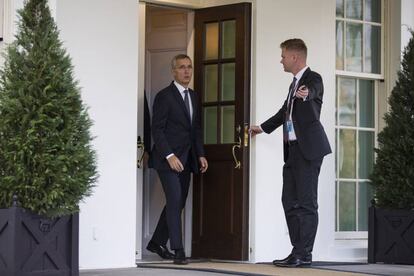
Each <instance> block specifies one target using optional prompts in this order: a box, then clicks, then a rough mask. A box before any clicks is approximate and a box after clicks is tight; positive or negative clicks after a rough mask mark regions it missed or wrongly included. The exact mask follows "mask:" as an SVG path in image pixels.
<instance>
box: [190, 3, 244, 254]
mask: <svg viewBox="0 0 414 276" xmlns="http://www.w3.org/2000/svg"><path fill="white" fill-rule="evenodd" d="M250 14H251V4H249V3H243V4H235V5H227V6H220V7H213V8H207V9H200V10H196V11H195V52H194V57H195V58H194V88H195V91H197V92H199V93H201V97H200V99H201V106H202V118H203V119H202V124H203V129H204V147H205V151H206V157H207V159H208V162H209V168H208V171H207V173H205V174H204V175H201V176H196V177H195V178H194V180H195V185H194V191H193V195H194V199H193V243H192V255H193V257H206V258H216V259H231V260H247V259H248V207H249V196H248V191H249V182H248V180H249V179H248V172H249V160H248V157H249V155H248V149H249V141H248V136H247V137H246V139H245V131H244V130H245V128H246V129H247V127H248V122H249V115H250V114H249V109H250V108H249V105H250V103H249V99H250ZM238 164H239V165H238Z"/></svg>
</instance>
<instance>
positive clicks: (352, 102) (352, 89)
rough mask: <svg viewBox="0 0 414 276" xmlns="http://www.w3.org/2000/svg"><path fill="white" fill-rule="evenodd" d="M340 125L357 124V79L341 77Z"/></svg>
mask: <svg viewBox="0 0 414 276" xmlns="http://www.w3.org/2000/svg"><path fill="white" fill-rule="evenodd" d="M338 106H339V107H338V112H339V125H341V126H355V124H356V80H355V79H350V78H340V79H339V104H338Z"/></svg>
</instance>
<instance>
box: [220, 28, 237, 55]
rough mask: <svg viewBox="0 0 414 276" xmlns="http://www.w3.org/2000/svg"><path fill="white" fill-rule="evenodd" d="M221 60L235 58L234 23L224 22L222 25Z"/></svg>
mask: <svg viewBox="0 0 414 276" xmlns="http://www.w3.org/2000/svg"><path fill="white" fill-rule="evenodd" d="M222 24H223V25H222V26H223V29H222V33H221V34H222V36H221V39H222V41H223V47H222V53H221V56H222V58H234V57H235V56H236V21H235V20H231V21H224V22H223V23H222Z"/></svg>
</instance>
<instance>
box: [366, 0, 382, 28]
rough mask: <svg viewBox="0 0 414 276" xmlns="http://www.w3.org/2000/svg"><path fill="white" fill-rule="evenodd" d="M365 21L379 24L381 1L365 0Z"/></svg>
mask: <svg viewBox="0 0 414 276" xmlns="http://www.w3.org/2000/svg"><path fill="white" fill-rule="evenodd" d="M365 21H371V22H377V23H380V22H381V0H365Z"/></svg>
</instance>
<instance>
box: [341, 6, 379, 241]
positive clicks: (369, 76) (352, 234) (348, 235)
mask: <svg viewBox="0 0 414 276" xmlns="http://www.w3.org/2000/svg"><path fill="white" fill-rule="evenodd" d="M345 1H346V0H344V3H345ZM384 4H385V3H384V0H381V23H375V22H370V21H365V0H363V3H362V5H363V10H362V11H363V13H362V18H363V20H355V19H348V18H346V8H345V7H344V17H343V18H342V17H335V25H336V22H338V21H341V22H344V23H345V22H351V23H359V24H362V25H363V26H364V25H365V24H370V25H374V26H379V27H380V28H381V30H380V34H381V45H380V58H381V62H380V66H381V69H380V73H379V74H376V73H366V72H354V71H345V70H338V69H336V70H335V76H336V77H337V78H336V81H335V86H336V89H335V93H337V92H338V80H339V78H341V77H347V78H355V79H356V80H359V79H366V80H372V81H374V107H375V110H374V129H373V128H364V127H358V126H340V125H338V124H337V123H339V112H336V116H337V118H336V123H335V132H336V133H338V134H339V130H340V129H352V130H355V131H356V134H357V131H358V130H370V131H372V130H374V146H375V147H378V142H377V135H378V128H379V107H378V95H379V92H378V91H379V82H380V81H383V80H384V54H385V51H384V45H385V43H384ZM343 28H344V29H343V30H344V31H343V43H344V45H343V47H344V49H343V62H344V64H343V66H344V68H345V66H346V65H345V63H346V49H345V47H346V28H345V24H343ZM363 33H364V28H363ZM335 40H336V36H335ZM363 43H364V40H363ZM335 45H336V43H335ZM362 46H364V44H362ZM335 47H336V46H335ZM364 49H365V48H364V47H362V71H363V69H364V66H365V51H364ZM358 93H359V85H358V88H357V95H356V123H357V124H358V122H359V108H360V107H359V97H358V95H359V94H358ZM335 105H336V106H335V108H336V109H337V108H338V106H339V97H338V95H336V100H335ZM335 142H336V145H339V135H336V141H335ZM355 149H356V151H357V152H356V160H355V162H356V164H355V166H356V172H358V170H359V158H358V156H359V152H358V151H359V138H358V135H357V136H356V145H355ZM335 150H337V147H335ZM338 157H339V156H338V155H337V152H336V160H335V162H336V171H335V186H336V189H335V190H336V192H335V197H336V200H335V202H336V212H335V229H337V225H338V224H339V193H338V191H339V189H338V185H339V182H340V181H352V182H355V185H356V192H355V197H356V206H355V207H356V217H355V219H356V226H357V227H358V196H359V194H358V193H359V191H358V185H359V182H362V181H364V182H366V181H369V179H359V178H358V175H356V178H353V179H348V178H346V179H345V178H338V176H339V158H338ZM374 160H375V159H374ZM357 229H358V228H357ZM335 239H336V240H367V239H368V231H338V230H335Z"/></svg>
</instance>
